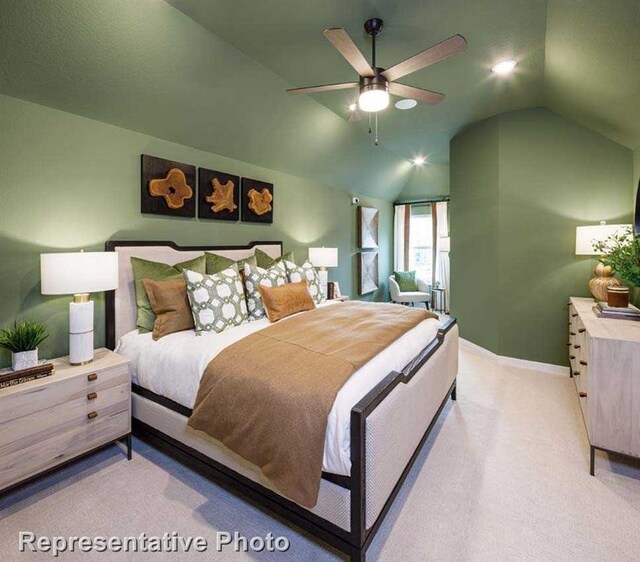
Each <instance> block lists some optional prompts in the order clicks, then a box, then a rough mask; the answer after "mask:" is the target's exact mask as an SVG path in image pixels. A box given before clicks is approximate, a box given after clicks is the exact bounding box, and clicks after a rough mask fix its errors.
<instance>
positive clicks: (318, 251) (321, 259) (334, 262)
mask: <svg viewBox="0 0 640 562" xmlns="http://www.w3.org/2000/svg"><path fill="white" fill-rule="evenodd" d="M309 261H311V263H312V264H313V265H314V266H315V267H337V266H338V248H309Z"/></svg>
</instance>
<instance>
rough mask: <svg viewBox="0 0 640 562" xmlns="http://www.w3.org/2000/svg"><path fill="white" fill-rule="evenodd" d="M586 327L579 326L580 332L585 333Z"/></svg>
mask: <svg viewBox="0 0 640 562" xmlns="http://www.w3.org/2000/svg"><path fill="white" fill-rule="evenodd" d="M585 330H586V328H578V332H580V333H581V334H584V332H585Z"/></svg>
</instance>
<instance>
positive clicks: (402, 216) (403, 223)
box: [393, 205, 411, 271]
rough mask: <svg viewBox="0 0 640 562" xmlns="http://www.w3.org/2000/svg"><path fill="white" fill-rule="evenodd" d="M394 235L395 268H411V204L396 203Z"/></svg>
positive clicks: (404, 269) (396, 269)
mask: <svg viewBox="0 0 640 562" xmlns="http://www.w3.org/2000/svg"><path fill="white" fill-rule="evenodd" d="M393 224H394V236H393V244H394V248H393V269H394V270H395V271H406V270H407V269H409V232H410V230H409V229H410V226H411V205H396V207H395V216H394V223H393Z"/></svg>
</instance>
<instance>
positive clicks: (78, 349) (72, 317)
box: [69, 297, 93, 365]
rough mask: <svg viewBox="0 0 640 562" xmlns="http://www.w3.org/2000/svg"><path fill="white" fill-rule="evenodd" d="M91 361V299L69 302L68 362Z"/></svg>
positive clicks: (79, 363)
mask: <svg viewBox="0 0 640 562" xmlns="http://www.w3.org/2000/svg"><path fill="white" fill-rule="evenodd" d="M91 361H93V301H90V300H85V301H84V302H79V299H76V298H75V297H74V302H71V303H69V363H71V364H72V365H86V364H87V363H91Z"/></svg>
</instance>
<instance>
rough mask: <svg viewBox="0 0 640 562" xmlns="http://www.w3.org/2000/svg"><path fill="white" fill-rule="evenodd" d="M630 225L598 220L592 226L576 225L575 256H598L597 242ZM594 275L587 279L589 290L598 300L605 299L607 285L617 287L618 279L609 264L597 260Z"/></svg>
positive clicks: (619, 232) (624, 230) (618, 233)
mask: <svg viewBox="0 0 640 562" xmlns="http://www.w3.org/2000/svg"><path fill="white" fill-rule="evenodd" d="M630 226H631V225H628V224H607V223H606V222H605V221H600V224H597V225H593V226H578V227H576V256H599V255H601V254H600V252H598V251H597V250H596V249H595V247H594V246H595V245H596V244H597V243H598V242H604V241H605V240H607V238H609V237H610V236H613V235H614V234H617V235H620V234H624V233H625V232H626V231H627V230H628V229H629V227H630ZM593 272H594V273H595V275H596V276H595V277H593V278H592V279H591V280H590V281H589V290H590V291H591V294H592V295H593V296H594V297H595V299H596V300H598V301H606V300H607V287H619V286H620V281H618V280H617V279H616V278H615V277H614V276H613V273H614V272H613V270H612V269H611V266H609V265H604V264H603V263H600V262H598V265H596V268H595V269H594V270H593Z"/></svg>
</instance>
